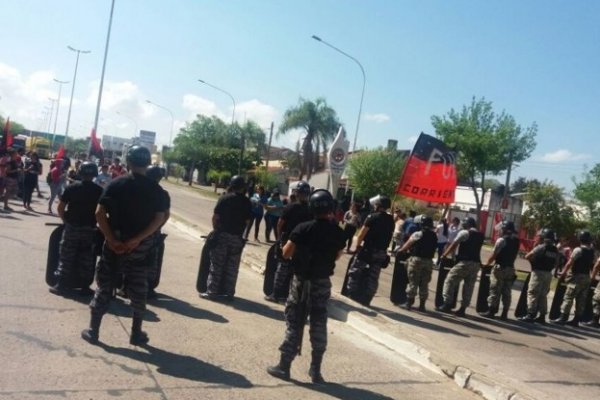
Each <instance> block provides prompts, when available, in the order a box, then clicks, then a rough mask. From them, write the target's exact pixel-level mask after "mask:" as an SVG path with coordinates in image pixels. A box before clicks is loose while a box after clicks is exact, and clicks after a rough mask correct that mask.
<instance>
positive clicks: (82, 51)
mask: <svg viewBox="0 0 600 400" xmlns="http://www.w3.org/2000/svg"><path fill="white" fill-rule="evenodd" d="M67 49H69V50H71V51H74V52H76V53H77V58H76V59H75V72H74V73H73V84H72V85H71V100H69V113H68V114H67V126H66V127H65V145H66V144H67V137H68V136H69V124H70V122H71V109H72V107H73V94H74V93H75V81H76V80H77V67H78V66H79V55H80V54H81V53H83V54H88V53H90V50H80V49H76V48H74V47H71V46H67Z"/></svg>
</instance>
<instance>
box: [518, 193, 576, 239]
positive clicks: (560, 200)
mask: <svg viewBox="0 0 600 400" xmlns="http://www.w3.org/2000/svg"><path fill="white" fill-rule="evenodd" d="M525 202H526V204H527V209H526V210H525V212H524V213H523V218H522V221H521V222H522V226H523V227H525V228H526V229H527V230H529V232H530V233H534V232H535V231H537V230H539V229H541V228H551V229H553V230H554V231H556V233H557V234H558V236H560V237H571V236H573V234H574V233H575V231H576V230H577V229H578V228H580V227H581V226H582V223H580V222H578V220H577V218H576V215H575V211H574V210H573V208H572V207H570V206H569V205H567V203H566V200H565V196H564V192H563V189H562V188H560V187H559V186H557V185H555V184H553V183H551V182H547V181H545V182H543V183H541V184H539V185H536V184H531V185H529V187H528V188H527V194H526V195H525Z"/></svg>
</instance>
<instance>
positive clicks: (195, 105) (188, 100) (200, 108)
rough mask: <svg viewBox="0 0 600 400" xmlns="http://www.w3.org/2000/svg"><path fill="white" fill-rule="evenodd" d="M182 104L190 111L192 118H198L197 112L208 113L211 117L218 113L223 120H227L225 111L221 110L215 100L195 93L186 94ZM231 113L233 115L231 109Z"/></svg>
mask: <svg viewBox="0 0 600 400" xmlns="http://www.w3.org/2000/svg"><path fill="white" fill-rule="evenodd" d="M181 106H182V107H183V108H184V109H185V110H187V111H189V112H190V115H189V119H190V120H194V119H196V115H197V114H201V115H206V116H209V117H211V116H213V115H216V116H217V117H219V118H221V119H223V120H227V117H226V116H225V113H223V112H221V111H220V110H219V108H218V107H217V105H216V104H215V103H214V102H212V101H210V100H207V99H205V98H203V97H200V96H196V95H195V94H186V95H184V96H183V103H182V104H181ZM229 115H231V111H230V112H229Z"/></svg>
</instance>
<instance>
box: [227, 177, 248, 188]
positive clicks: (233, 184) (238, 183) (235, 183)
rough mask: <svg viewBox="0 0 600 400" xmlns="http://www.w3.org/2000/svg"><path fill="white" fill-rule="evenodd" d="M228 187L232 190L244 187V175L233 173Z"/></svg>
mask: <svg viewBox="0 0 600 400" xmlns="http://www.w3.org/2000/svg"><path fill="white" fill-rule="evenodd" d="M229 187H230V188H231V190H233V191H234V192H239V191H240V190H242V189H245V188H246V182H245V181H244V177H242V176H240V175H234V176H233V178H231V180H230V181H229Z"/></svg>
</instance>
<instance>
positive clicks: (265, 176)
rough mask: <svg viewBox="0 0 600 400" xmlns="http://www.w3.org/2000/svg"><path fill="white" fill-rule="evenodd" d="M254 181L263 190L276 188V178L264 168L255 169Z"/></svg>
mask: <svg viewBox="0 0 600 400" xmlns="http://www.w3.org/2000/svg"><path fill="white" fill-rule="evenodd" d="M256 180H257V183H259V184H261V185H263V186H264V187H265V189H267V190H272V189H273V188H275V187H276V186H277V183H278V182H277V176H275V174H273V173H271V172H269V171H267V169H266V168H265V167H258V168H257V169H256Z"/></svg>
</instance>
